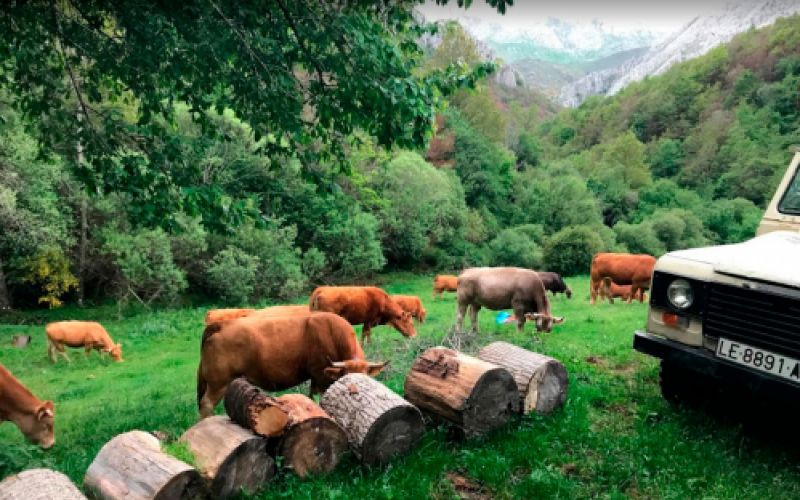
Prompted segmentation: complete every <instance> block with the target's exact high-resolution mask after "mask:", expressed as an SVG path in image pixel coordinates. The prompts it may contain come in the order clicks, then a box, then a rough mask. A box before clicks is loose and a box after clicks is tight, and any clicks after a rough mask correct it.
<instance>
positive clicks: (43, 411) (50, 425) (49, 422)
mask: <svg viewBox="0 0 800 500" xmlns="http://www.w3.org/2000/svg"><path fill="white" fill-rule="evenodd" d="M16 423H17V426H18V427H19V430H20V431H22V433H23V434H24V435H25V437H26V438H27V439H28V441H30V442H31V443H36V444H38V445H39V446H41V447H42V448H44V449H45V450H47V449H49V448H52V447H53V445H54V444H56V436H55V406H54V405H53V402H52V401H45V402H44V403H42V404H40V405H39V406H38V407H37V408H36V409H35V410H34V411H33V413H30V414H27V415H25V416H24V417H22V418H21V419H20V420H19V421H17V422H16Z"/></svg>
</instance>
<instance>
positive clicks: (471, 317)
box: [469, 304, 481, 333]
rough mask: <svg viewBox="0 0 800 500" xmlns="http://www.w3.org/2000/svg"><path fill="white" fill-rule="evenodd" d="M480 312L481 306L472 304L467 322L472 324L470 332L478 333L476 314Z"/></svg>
mask: <svg viewBox="0 0 800 500" xmlns="http://www.w3.org/2000/svg"><path fill="white" fill-rule="evenodd" d="M480 310H481V306H480V305H478V304H472V306H470V309H469V320H470V322H471V323H472V331H473V332H475V333H478V312H479V311H480Z"/></svg>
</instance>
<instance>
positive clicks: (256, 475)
mask: <svg viewBox="0 0 800 500" xmlns="http://www.w3.org/2000/svg"><path fill="white" fill-rule="evenodd" d="M181 441H183V442H185V443H186V444H187V446H188V447H189V451H191V452H192V454H193V455H194V458H195V462H196V464H197V468H198V470H199V471H200V475H202V476H203V478H204V479H205V480H206V482H207V484H208V485H209V490H211V495H212V496H213V497H214V498H228V497H231V496H233V495H235V494H237V493H238V492H239V491H240V490H243V491H245V492H246V493H247V494H253V493H255V492H256V491H258V490H259V489H261V488H262V487H263V486H264V485H266V484H267V482H269V480H270V479H272V477H273V476H274V475H275V461H274V460H273V459H272V457H270V456H269V454H268V453H267V440H266V439H264V438H263V437H261V436H256V435H255V434H253V433H252V432H250V431H249V430H247V429H244V428H242V427H240V426H238V425H236V424H235V423H233V422H231V420H230V419H229V418H228V417H223V416H214V417H209V418H206V419H203V420H201V421H200V422H198V423H197V424H195V425H194V426H193V427H192V428H190V429H189V430H188V431H186V432H185V433H184V434H183V436H181Z"/></svg>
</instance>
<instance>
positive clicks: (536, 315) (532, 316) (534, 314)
mask: <svg viewBox="0 0 800 500" xmlns="http://www.w3.org/2000/svg"><path fill="white" fill-rule="evenodd" d="M525 316H527V317H528V318H530V319H539V318H543V317H544V314H542V313H528V314H526V315H525Z"/></svg>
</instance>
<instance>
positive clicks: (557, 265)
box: [544, 226, 605, 276]
mask: <svg viewBox="0 0 800 500" xmlns="http://www.w3.org/2000/svg"><path fill="white" fill-rule="evenodd" d="M603 250H605V245H604V243H603V239H602V238H601V237H600V236H599V235H598V234H597V231H595V230H594V229H593V228H591V227H589V226H572V227H568V228H565V229H562V230H561V231H559V232H557V233H556V234H554V235H553V236H551V237H550V238H549V239H548V240H547V243H546V244H545V246H544V263H545V266H546V267H547V269H548V270H550V271H555V272H557V273H559V274H563V275H564V276H575V275H576V274H586V273H587V272H589V267H590V266H591V263H592V257H593V256H594V254H596V253H597V252H602V251H603Z"/></svg>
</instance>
